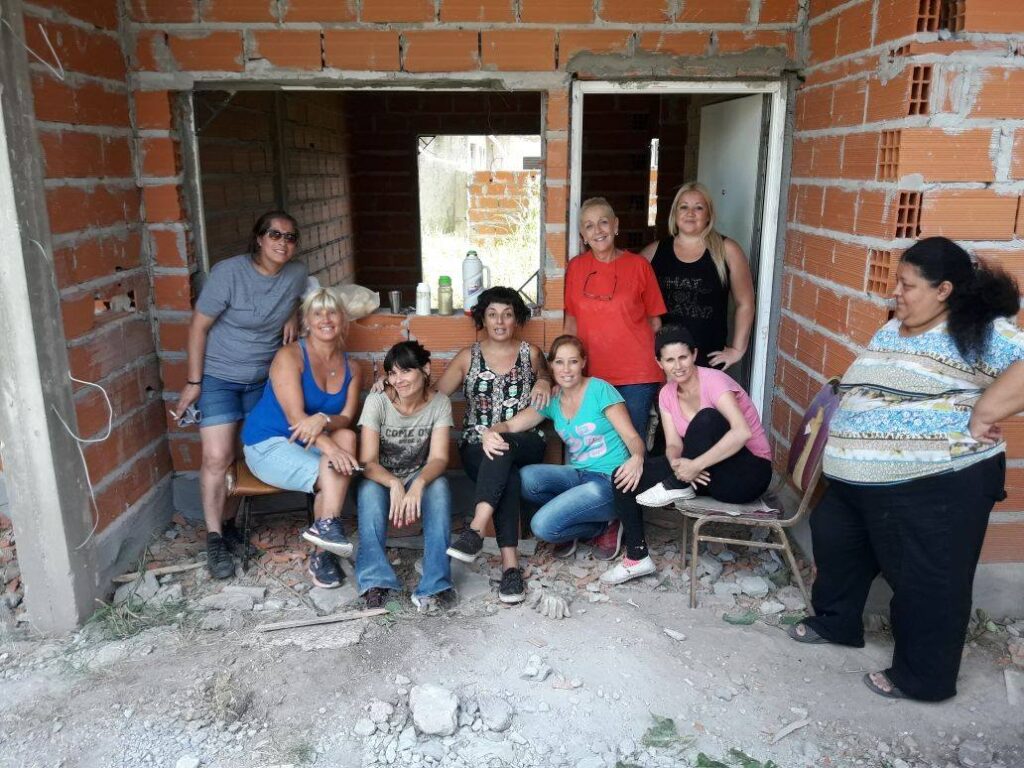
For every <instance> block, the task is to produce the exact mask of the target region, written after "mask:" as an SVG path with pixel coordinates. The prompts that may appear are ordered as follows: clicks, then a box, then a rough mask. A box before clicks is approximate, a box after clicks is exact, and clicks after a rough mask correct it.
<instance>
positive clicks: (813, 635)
mask: <svg viewBox="0 0 1024 768" xmlns="http://www.w3.org/2000/svg"><path fill="white" fill-rule="evenodd" d="M800 627H803V629H804V633H803V634H802V635H801V634H800V631H799V630H800ZM786 634H787V635H789V636H790V637H791V638H793V639H794V640H796V641H797V642H798V643H807V644H809V645H822V644H825V643H831V642H832V641H831V640H829V639H828V638H826V637H822V636H821V635H819V634H818V633H817V632H815V631H814V628H813V627H809V626H808V625H807V624H791V625H790V627H789V629H787V630H786Z"/></svg>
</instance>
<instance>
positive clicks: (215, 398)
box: [196, 374, 266, 429]
mask: <svg viewBox="0 0 1024 768" xmlns="http://www.w3.org/2000/svg"><path fill="white" fill-rule="evenodd" d="M202 382H203V388H202V389H201V390H200V391H199V399H198V400H197V401H196V408H198V409H199V412H200V413H201V414H202V415H203V417H202V419H200V420H199V428H200V429H202V428H203V427H216V426H219V425H220V424H234V423H235V422H236V421H242V419H244V418H245V417H246V416H248V415H249V411H251V410H252V409H253V408H255V407H256V403H258V402H259V401H260V398H261V397H263V390H264V388H265V387H266V380H265V379H264V380H263V381H257V382H255V383H253V384H239V383H237V382H234V381H226V380H224V379H218V378H217V377H216V376H210V375H209V374H203V378H202Z"/></svg>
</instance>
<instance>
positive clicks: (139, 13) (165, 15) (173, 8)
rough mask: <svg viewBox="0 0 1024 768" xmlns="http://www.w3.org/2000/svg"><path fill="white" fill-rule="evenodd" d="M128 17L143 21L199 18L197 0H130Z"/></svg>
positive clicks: (175, 20)
mask: <svg viewBox="0 0 1024 768" xmlns="http://www.w3.org/2000/svg"><path fill="white" fill-rule="evenodd" d="M128 18H130V19H131V20H132V21H141V22H143V23H159V22H179V23H181V22H183V23H188V22H192V21H198V20H199V3H198V0H130V2H129V3H128Z"/></svg>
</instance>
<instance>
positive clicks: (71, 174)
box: [39, 131, 132, 179]
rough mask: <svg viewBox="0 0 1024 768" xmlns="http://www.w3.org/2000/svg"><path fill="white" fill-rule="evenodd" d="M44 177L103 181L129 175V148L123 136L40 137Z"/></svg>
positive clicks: (67, 133) (66, 133)
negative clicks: (44, 170) (106, 178)
mask: <svg viewBox="0 0 1024 768" xmlns="http://www.w3.org/2000/svg"><path fill="white" fill-rule="evenodd" d="M39 143H40V145H41V147H42V150H43V160H44V162H45V169H46V177H47V178H50V179H53V178H89V177H93V178H103V177H122V178H124V177H129V176H131V175H132V157H131V148H130V147H129V145H128V139H126V138H124V137H123V136H103V135H100V134H95V133H78V132H75V131H60V132H56V133H49V132H46V133H40V134H39Z"/></svg>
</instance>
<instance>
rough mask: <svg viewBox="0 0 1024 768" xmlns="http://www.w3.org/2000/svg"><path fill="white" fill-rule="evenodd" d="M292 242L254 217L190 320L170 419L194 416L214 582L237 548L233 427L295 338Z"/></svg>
mask: <svg viewBox="0 0 1024 768" xmlns="http://www.w3.org/2000/svg"><path fill="white" fill-rule="evenodd" d="M298 242H299V227H298V224H297V223H296V221H295V219H294V218H292V217H291V216H290V215H289V214H287V213H285V212H284V211H270V212H268V213H265V214H263V215H262V216H260V218H259V219H258V220H257V221H256V224H255V225H254V226H253V228H252V237H251V238H250V243H249V253H247V254H243V255H241V256H234V257H232V258H230V259H225V260H224V261H221V262H218V263H217V264H215V265H214V267H213V269H211V270H210V276H209V277H208V278H207V280H206V284H205V285H204V286H203V290H202V293H200V295H199V299H198V300H197V301H196V306H195V311H194V312H193V313H192V323H191V325H190V326H189V332H188V363H187V382H186V385H185V387H184V388H182V390H181V395H180V396H179V398H178V402H177V404H176V405H175V407H174V410H173V411H171V415H172V416H174V418H176V419H178V420H179V421H181V420H182V419H183V418H185V416H186V415H187V414H186V412H188V411H189V410H190V408H191V407H192V406H193V405H195V406H197V408H198V411H199V413H198V415H197V416H198V421H199V440H200V444H201V445H202V449H203V459H202V465H201V467H200V470H199V489H200V493H201V495H202V502H203V516H204V518H205V520H206V530H207V534H206V567H207V568H208V569H209V571H210V574H211V575H212V576H213V577H214V578H216V579H226V578H228V577H229V576H231V575H232V574H234V572H235V568H234V563H233V562H232V560H231V555H230V554H229V553H228V549H227V542H230V541H234V543H237V544H240V543H241V537H240V536H238V534H237V531H236V530H235V528H234V525H233V524H231V525H226V524H225V522H224V519H223V518H224V515H225V510H224V507H225V501H226V498H227V489H226V486H225V478H226V476H227V471H228V469H229V468H230V467H231V465H232V464H233V463H234V461H235V440H236V439H237V437H238V422H240V421H241V420H242V419H244V418H245V416H246V415H247V414H248V413H249V411H250V410H252V408H253V406H255V405H256V402H257V401H258V400H259V399H260V395H261V393H262V391H263V385H264V383H265V382H266V379H267V373H268V371H269V368H270V361H271V360H272V359H273V357H274V353H275V352H277V350H278V348H279V347H280V346H281V343H282V341H283V342H284V343H290V342H292V341H294V340H295V338H296V336H297V335H298V333H297V331H298V320H297V318H296V317H295V310H296V308H297V306H298V302H299V297H300V296H301V295H302V291H303V288H304V287H305V285H306V266H305V265H304V264H301V263H298V262H295V261H292V257H293V256H294V255H295V250H296V247H297V246H298ZM188 415H191V413H189V414H188ZM231 515H232V517H233V515H234V511H233V510H232V512H231ZM222 533H223V534H224V535H223V536H222ZM226 540H227V542H226Z"/></svg>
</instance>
